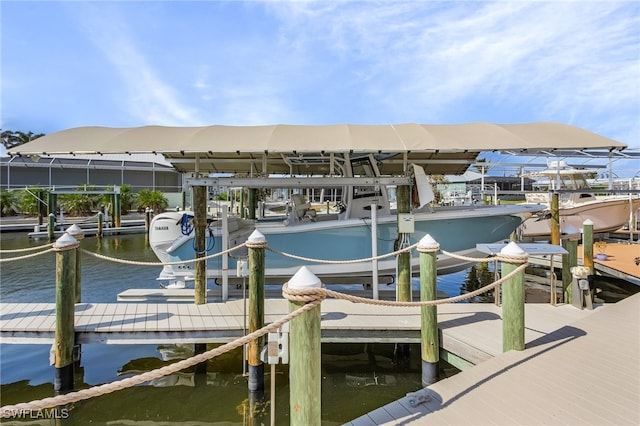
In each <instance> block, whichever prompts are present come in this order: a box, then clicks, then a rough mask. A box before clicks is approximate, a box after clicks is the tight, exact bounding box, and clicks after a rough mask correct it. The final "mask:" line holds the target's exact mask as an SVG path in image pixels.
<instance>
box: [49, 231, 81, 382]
mask: <svg viewBox="0 0 640 426" xmlns="http://www.w3.org/2000/svg"><path fill="white" fill-rule="evenodd" d="M78 246H79V243H78V241H77V240H76V239H75V238H73V237H72V236H71V235H70V234H67V233H65V234H63V235H62V237H60V238H59V239H58V240H56V242H55V243H54V245H53V249H54V251H55V252H56V328H55V342H54V357H55V361H54V365H55V378H54V391H55V393H56V394H63V393H67V392H70V391H72V390H73V379H74V374H73V348H74V345H75V274H76V265H75V263H76V253H75V252H76V251H77V249H78Z"/></svg>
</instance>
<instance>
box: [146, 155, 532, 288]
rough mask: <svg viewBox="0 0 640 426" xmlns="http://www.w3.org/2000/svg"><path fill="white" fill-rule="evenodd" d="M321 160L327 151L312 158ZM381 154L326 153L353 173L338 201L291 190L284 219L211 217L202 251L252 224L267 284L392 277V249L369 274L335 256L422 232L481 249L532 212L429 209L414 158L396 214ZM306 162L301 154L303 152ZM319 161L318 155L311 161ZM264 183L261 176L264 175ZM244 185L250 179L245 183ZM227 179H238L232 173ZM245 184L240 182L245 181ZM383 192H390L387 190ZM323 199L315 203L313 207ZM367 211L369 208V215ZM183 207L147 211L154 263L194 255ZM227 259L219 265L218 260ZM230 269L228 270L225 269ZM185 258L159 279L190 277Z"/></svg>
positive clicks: (240, 258) (396, 243)
mask: <svg viewBox="0 0 640 426" xmlns="http://www.w3.org/2000/svg"><path fill="white" fill-rule="evenodd" d="M318 158H319V159H321V161H325V162H326V161H328V160H327V158H328V157H327V156H320V155H318ZM385 158H389V156H387V157H384V156H376V155H374V154H371V153H369V154H361V155H357V154H352V153H340V154H335V155H332V156H331V161H335V162H336V164H334V165H333V166H332V168H334V170H340V171H341V172H340V173H341V176H342V177H343V178H352V180H351V181H349V182H350V183H351V184H349V185H345V186H343V187H341V190H340V191H335V192H339V193H340V195H341V198H340V199H339V200H337V201H336V203H335V205H336V209H334V211H329V212H326V211H325V210H326V209H322V211H319V210H320V209H318V208H314V206H313V205H312V203H310V200H309V199H308V198H305V196H304V192H303V191H299V192H295V190H292V191H294V192H292V194H291V196H290V199H289V202H288V205H287V208H286V209H285V214H284V216H282V217H280V218H276V219H274V217H273V216H265V218H264V219H262V220H257V219H246V218H241V217H238V216H230V215H229V216H227V214H226V213H224V214H221V215H213V214H210V215H209V218H208V226H207V231H206V234H207V237H206V244H205V245H206V256H211V255H213V254H215V253H219V252H220V251H221V250H223V249H224V250H226V249H227V248H233V247H236V246H239V245H241V244H242V243H245V242H246V241H247V240H248V238H249V236H250V235H251V234H252V233H253V232H254V231H255V230H259V231H260V232H261V233H262V234H263V235H264V236H265V238H266V241H267V245H268V248H269V250H267V251H266V253H265V269H266V270H265V280H266V281H267V283H280V284H282V283H283V282H286V281H287V280H288V279H289V278H290V277H291V276H293V275H294V274H295V273H296V271H297V270H298V269H299V268H300V267H301V266H303V265H304V266H307V267H308V268H309V270H310V271H311V272H313V273H314V274H315V275H316V276H318V277H320V278H321V280H322V281H323V283H344V284H355V283H363V284H364V283H367V282H368V283H371V279H372V276H374V275H375V276H376V277H377V279H385V278H386V280H387V282H393V280H394V277H395V274H396V262H397V259H396V257H395V256H389V257H386V258H384V259H380V260H379V261H377V274H374V271H373V268H374V266H373V263H372V261H370V260H369V261H360V262H355V263H344V262H345V261H350V260H358V259H367V258H370V257H371V256H372V255H373V254H376V253H377V254H378V255H382V254H388V253H392V252H394V251H396V250H398V248H400V247H408V246H410V245H411V244H413V243H416V242H418V241H419V240H420V239H421V238H422V237H424V236H425V235H426V234H429V235H431V237H433V238H434V239H435V240H436V241H437V242H438V243H439V244H440V247H441V249H442V250H444V251H447V252H450V253H456V254H459V255H462V256H483V257H484V256H485V255H482V254H480V252H478V251H477V250H476V244H478V243H495V242H500V241H504V240H506V239H508V238H509V237H510V235H511V234H512V232H514V231H515V230H516V229H517V228H518V227H519V226H520V225H521V224H522V223H523V221H524V220H525V219H527V218H528V217H530V216H531V215H532V214H533V213H535V212H537V211H538V210H540V209H541V207H540V206H538V205H501V206H482V205H473V206H442V207H433V206H432V205H431V204H430V203H431V201H433V199H434V194H433V191H432V189H431V183H430V182H429V179H428V177H427V176H426V174H425V172H424V169H423V168H422V167H421V166H419V165H415V164H414V165H413V168H412V170H413V176H412V181H413V182H414V183H415V184H414V185H413V188H414V193H415V201H416V203H415V205H414V209H413V211H412V212H411V214H409V215H406V216H401V219H399V218H398V215H397V211H395V210H394V209H393V208H392V201H393V200H390V199H392V198H393V196H392V195H393V192H394V188H393V187H390V188H387V186H385V185H378V182H379V181H378V180H377V179H379V178H382V176H381V175H380V172H379V168H378V164H379V162H381V161H384V160H385ZM307 161H310V160H309V159H307ZM319 161H320V160H319ZM287 179H288V180H289V181H294V182H295V184H296V185H305V183H304V182H303V181H304V179H305V178H300V179H291V178H290V177H289V178H285V179H284V180H283V179H280V180H276V183H274V184H273V185H274V186H275V187H277V186H276V185H282V184H283V181H285V182H288V181H287ZM334 179H336V178H335V177H326V178H322V179H319V180H317V179H316V180H313V181H312V182H313V183H311V184H310V185H314V186H315V188H318V187H322V188H325V187H327V186H330V185H332V182H333V180H334ZM264 181H265V182H268V181H269V178H267V179H264ZM252 183H253V184H255V183H256V181H255V180H254V181H252ZM230 184H234V185H237V184H238V179H232V180H231V182H230ZM248 186H249V185H248ZM390 194H391V195H390ZM324 204H325V203H324V202H323V204H322V205H324ZM372 211H375V214H374V215H373V216H374V218H373V219H372ZM193 217H194V215H193V212H192V211H170V212H164V213H161V214H158V215H156V216H155V217H154V218H153V220H152V222H151V226H150V233H149V243H150V246H151V248H152V249H153V251H154V253H155V254H156V256H157V257H158V259H159V260H160V261H162V262H163V263H175V262H180V261H186V260H191V259H194V258H195V257H196V253H195V249H194V247H195V243H194V229H193ZM400 222H409V225H410V227H413V231H414V232H412V233H404V231H403V232H402V233H399V232H398V224H399V223H400ZM278 251H280V252H285V253H290V254H293V255H295V256H299V257H302V258H306V259H319V260H331V261H340V262H343V263H337V264H336V263H333V264H326V263H316V262H312V261H308V260H298V259H293V258H290V257H286V256H283V255H282V254H280V253H277V252H278ZM246 259H247V249H246V248H244V247H243V248H239V249H237V250H234V251H232V252H231V253H229V257H228V259H227V260H225V259H223V258H222V256H218V257H215V258H212V259H209V260H207V277H208V278H210V279H214V280H215V281H216V282H217V283H219V282H220V279H221V278H222V277H223V274H224V273H225V272H226V273H227V274H228V275H227V279H229V280H230V281H231V280H234V279H236V280H237V279H238V277H239V276H240V277H241V276H242V275H243V273H242V272H241V270H242V268H243V265H244V264H246ZM227 262H228V265H227V264H226V263H227ZM469 264H470V262H468V261H467V260H460V259H458V258H455V257H451V256H448V255H445V254H443V253H439V254H438V257H437V268H438V273H439V274H446V273H451V272H456V271H459V270H462V269H465V268H466V267H468V265H469ZM411 265H412V269H413V271H415V272H417V271H418V270H419V256H418V253H417V251H416V250H413V251H412V258H411ZM229 271H232V272H231V273H229ZM194 274H195V265H194V263H186V264H179V265H176V264H171V265H164V267H163V270H162V272H161V273H160V276H159V277H158V279H159V280H160V281H161V282H162V283H163V285H164V286H168V287H185V286H187V285H188V283H189V282H190V281H192V280H194Z"/></svg>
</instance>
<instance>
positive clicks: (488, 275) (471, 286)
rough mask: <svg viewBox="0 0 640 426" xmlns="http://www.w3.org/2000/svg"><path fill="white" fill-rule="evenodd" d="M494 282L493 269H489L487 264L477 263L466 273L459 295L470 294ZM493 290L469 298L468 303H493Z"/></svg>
mask: <svg viewBox="0 0 640 426" xmlns="http://www.w3.org/2000/svg"><path fill="white" fill-rule="evenodd" d="M495 281H496V278H495V272H494V269H493V267H489V262H482V263H478V264H476V265H474V266H472V267H471V268H469V270H468V271H467V273H466V278H465V279H464V281H462V285H461V286H460V294H467V293H471V292H472V291H475V290H478V289H480V288H482V287H485V286H487V285H489V284H492V283H494V282H495ZM494 295H495V290H489V291H487V292H485V293H482V294H479V295H477V296H474V297H472V298H470V299H469V300H468V301H467V302H468V303H493V301H494V297H495V296H494Z"/></svg>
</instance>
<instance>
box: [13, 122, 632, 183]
mask: <svg viewBox="0 0 640 426" xmlns="http://www.w3.org/2000/svg"><path fill="white" fill-rule="evenodd" d="M624 148H626V145H624V144H622V143H620V142H617V141H615V140H613V139H609V138H607V137H604V136H601V135H598V134H595V133H592V132H590V131H587V130H584V129H581V128H579V127H575V126H570V125H567V124H561V123H552V122H536V123H524V124H492V123H467V124H450V125H445V124H415V123H407V124H381V125H360V124H336V125H285V124H277V125H265V126H224V125H214V126H202V127H164V126H142V127H131V128H113V127H95V126H92V127H78V128H72V129H67V130H62V131H59V132H56V133H52V134H49V135H46V136H43V137H40V138H38V139H36V140H34V141H32V142H29V143H26V144H24V145H19V146H16V147H14V148H12V149H10V150H9V154H10V155H26V156H29V155H49V156H52V155H57V154H76V155H78V154H111V153H124V154H134V153H136V154H137V153H154V154H155V153H159V154H162V155H164V157H165V158H166V159H167V160H168V161H169V162H170V163H171V164H172V165H173V166H174V167H175V168H176V169H177V170H179V171H181V172H187V173H188V172H196V173H199V174H207V173H234V174H238V173H244V174H248V175H255V176H259V175H263V176H264V175H268V174H278V173H280V174H296V175H300V174H302V175H309V174H315V175H329V174H330V164H332V161H330V160H329V157H330V156H331V155H335V154H340V153H349V154H350V156H353V155H354V154H355V155H357V154H359V153H362V154H369V153H372V154H374V155H376V156H377V158H379V159H380V173H381V174H382V175H399V174H405V173H407V172H408V171H409V164H411V163H414V164H419V165H421V166H423V167H424V169H425V171H426V172H427V174H461V173H463V172H464V171H465V170H467V168H468V167H469V165H470V164H472V163H473V162H474V161H475V159H476V157H477V156H478V154H479V153H480V152H483V151H519V152H532V153H533V152H539V151H540V150H550V151H554V150H563V149H576V150H582V149H585V150H592V149H604V150H609V151H613V150H622V149H624ZM323 159H326V161H322V160H323Z"/></svg>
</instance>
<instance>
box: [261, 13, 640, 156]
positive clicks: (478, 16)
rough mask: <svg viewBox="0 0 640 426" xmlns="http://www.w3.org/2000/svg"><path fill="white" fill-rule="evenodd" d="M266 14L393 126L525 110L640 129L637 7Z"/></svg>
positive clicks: (291, 40) (541, 116) (588, 123)
mask: <svg viewBox="0 0 640 426" xmlns="http://www.w3.org/2000/svg"><path fill="white" fill-rule="evenodd" d="M267 10H268V11H269V12H270V13H272V14H273V15H274V16H276V17H278V19H280V20H281V40H282V41H283V42H288V43H289V44H290V47H291V49H292V50H293V51H296V52H309V51H314V50H315V51H317V52H322V53H323V54H325V55H328V56H329V60H332V61H335V63H336V65H335V66H334V70H337V71H341V72H344V73H345V74H344V75H342V77H344V78H346V79H351V83H353V84H361V85H362V86H361V88H362V90H363V91H364V92H365V93H366V96H367V98H368V99H370V100H371V101H372V102H374V103H376V104H378V105H379V107H380V108H381V109H387V111H390V112H391V114H392V115H394V116H395V117H403V116H404V117H411V118H412V119H414V120H418V121H426V122H434V121H436V122H438V121H439V122H452V121H453V120H462V121H466V120H471V121H473V120H474V117H478V116H485V117H490V118H492V119H493V120H494V121H500V119H501V118H502V119H504V120H505V121H509V119H510V118H511V117H512V112H513V111H514V110H517V111H519V112H522V113H523V114H520V115H519V116H520V117H522V116H524V117H527V116H528V117H531V120H529V121H533V120H542V119H545V118H547V117H558V121H565V122H570V123H574V124H578V125H583V126H584V127H587V128H591V129H593V127H594V123H598V122H600V123H602V124H595V127H597V128H601V129H610V128H611V127H614V128H619V129H622V128H624V127H634V128H636V129H637V128H638V120H639V118H638V116H639V113H640V106H639V104H640V82H639V80H640V79H639V77H638V69H639V60H640V55H639V49H638V45H639V44H640V31H639V30H638V28H640V5H639V4H638V3H633V2H408V3H405V2H381V3H373V2H348V3H336V2H333V3H331V4H330V5H327V4H326V3H325V2H320V3H317V2H310V3H307V2H303V3H300V2H282V3H275V4H272V3H269V5H268V7H267ZM325 58H326V56H325ZM315 60H316V61H318V62H320V61H322V59H320V58H316V59H315ZM313 61H314V60H313V58H312V59H311V63H313ZM354 70H355V71H354ZM478 105H481V106H483V107H484V108H485V109H486V110H487V113H486V114H479V113H478V109H477V108H478ZM612 110H615V111H616V113H615V114H612ZM476 119H477V118H476ZM607 122H608V123H610V124H609V125H607V124H606V123H607ZM593 130H598V129H593ZM623 132H624V131H623ZM639 146H640V145H639Z"/></svg>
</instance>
